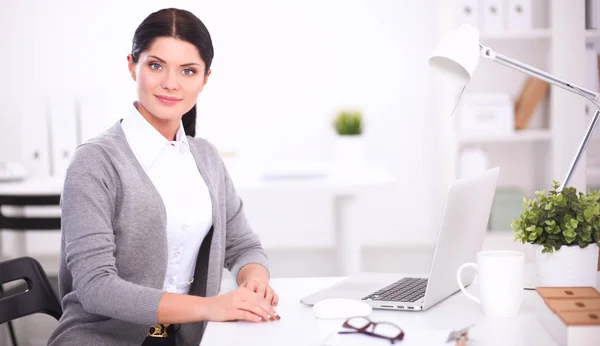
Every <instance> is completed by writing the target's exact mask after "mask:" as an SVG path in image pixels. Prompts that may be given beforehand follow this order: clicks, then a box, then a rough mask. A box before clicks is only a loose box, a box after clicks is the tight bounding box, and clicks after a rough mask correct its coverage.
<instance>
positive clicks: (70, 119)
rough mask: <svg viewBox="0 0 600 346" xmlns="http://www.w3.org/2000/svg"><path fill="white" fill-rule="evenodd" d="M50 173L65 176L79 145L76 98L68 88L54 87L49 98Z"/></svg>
mask: <svg viewBox="0 0 600 346" xmlns="http://www.w3.org/2000/svg"><path fill="white" fill-rule="evenodd" d="M48 119H49V124H50V156H51V165H50V175H52V176H56V177H64V176H65V174H66V173H67V168H68V167H69V163H70V162H71V158H72V156H73V152H74V151H75V148H76V147H77V119H76V113H75V98H74V96H73V93H72V92H71V91H69V90H67V89H62V88H54V89H53V90H52V91H51V93H50V94H49V98H48Z"/></svg>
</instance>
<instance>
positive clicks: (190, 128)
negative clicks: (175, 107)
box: [181, 105, 196, 137]
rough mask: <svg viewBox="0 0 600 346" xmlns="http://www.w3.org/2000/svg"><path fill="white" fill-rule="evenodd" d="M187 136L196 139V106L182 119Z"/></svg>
mask: <svg viewBox="0 0 600 346" xmlns="http://www.w3.org/2000/svg"><path fill="white" fill-rule="evenodd" d="M181 122H182V123H183V130H184V131H185V135H186V136H190V137H196V105H194V107H192V109H190V110H189V111H188V112H187V113H185V114H184V115H183V117H182V118H181Z"/></svg>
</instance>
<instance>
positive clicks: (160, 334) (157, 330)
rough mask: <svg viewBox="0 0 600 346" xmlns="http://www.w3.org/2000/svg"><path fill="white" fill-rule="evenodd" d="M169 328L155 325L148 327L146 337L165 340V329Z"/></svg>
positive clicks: (163, 325) (165, 325)
mask: <svg viewBox="0 0 600 346" xmlns="http://www.w3.org/2000/svg"><path fill="white" fill-rule="evenodd" d="M168 326H170V324H156V325H153V326H151V327H150V330H149V331H148V336H150V337H153V338H166V337H167V336H168V334H167V327H168Z"/></svg>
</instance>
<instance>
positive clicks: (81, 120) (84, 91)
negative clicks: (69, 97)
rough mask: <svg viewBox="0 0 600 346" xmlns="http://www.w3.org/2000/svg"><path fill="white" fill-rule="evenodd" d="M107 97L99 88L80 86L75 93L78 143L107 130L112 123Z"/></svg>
mask: <svg viewBox="0 0 600 346" xmlns="http://www.w3.org/2000/svg"><path fill="white" fill-rule="evenodd" d="M107 103H108V102H107V97H106V95H105V93H104V92H103V90H101V89H99V88H79V89H78V90H77V92H76V95H75V109H76V115H75V117H76V124H77V125H76V126H77V144H81V143H84V142H86V141H87V140H89V139H91V138H93V137H96V136H97V135H99V134H101V133H102V132H104V131H106V130H107V129H108V128H109V127H110V126H111V125H112V124H111V120H110V118H109V116H108V114H110V113H109V110H108V106H107Z"/></svg>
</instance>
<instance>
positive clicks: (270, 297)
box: [240, 277, 279, 306]
mask: <svg viewBox="0 0 600 346" xmlns="http://www.w3.org/2000/svg"><path fill="white" fill-rule="evenodd" d="M240 287H246V288H247V289H249V290H251V291H253V292H256V294H258V295H259V296H261V297H264V298H265V299H266V300H267V302H268V303H269V304H271V305H272V306H275V305H277V303H279V297H278V296H277V294H276V293H275V291H274V290H273V288H271V286H269V284H266V283H264V282H263V281H262V280H261V279H259V278H255V277H249V278H247V279H246V281H244V282H242V283H241V284H240Z"/></svg>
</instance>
